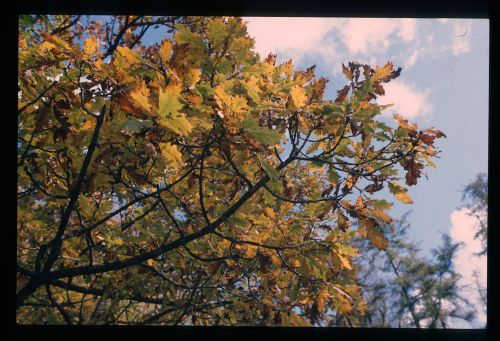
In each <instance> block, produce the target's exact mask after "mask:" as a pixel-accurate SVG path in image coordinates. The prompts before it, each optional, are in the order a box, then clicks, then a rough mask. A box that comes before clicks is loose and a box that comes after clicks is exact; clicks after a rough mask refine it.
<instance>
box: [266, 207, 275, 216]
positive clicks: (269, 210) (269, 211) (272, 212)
mask: <svg viewBox="0 0 500 341" xmlns="http://www.w3.org/2000/svg"><path fill="white" fill-rule="evenodd" d="M264 214H265V215H267V216H268V217H269V218H271V219H275V218H276V213H274V211H273V209H272V208H270V207H264Z"/></svg>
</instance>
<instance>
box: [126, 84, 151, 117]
mask: <svg viewBox="0 0 500 341" xmlns="http://www.w3.org/2000/svg"><path fill="white" fill-rule="evenodd" d="M149 96H150V92H149V89H148V88H147V86H146V83H145V82H144V81H142V82H140V83H139V86H138V87H137V88H136V89H134V90H133V91H132V92H130V98H131V99H132V101H133V103H134V105H135V106H136V107H137V108H140V109H143V110H145V111H146V113H148V114H151V110H152V105H151V104H150V103H149Z"/></svg>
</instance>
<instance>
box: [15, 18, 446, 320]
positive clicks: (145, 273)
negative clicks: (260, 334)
mask: <svg viewBox="0 0 500 341" xmlns="http://www.w3.org/2000/svg"><path fill="white" fill-rule="evenodd" d="M82 20H83V19H82V18H79V17H73V16H50V17H47V16H43V17H40V16H39V17H34V16H22V17H20V34H19V65H18V75H19V89H20V91H19V101H18V102H19V106H18V108H19V110H18V122H19V125H18V210H17V215H18V222H17V262H18V264H17V308H18V310H17V320H18V322H20V323H40V322H41V321H44V320H45V321H48V322H49V323H70V324H71V323H119V324H135V323H146V324H149V323H163V324H194V325H218V324H221V325H234V324H252V325H258V324H264V325H292V326H307V325H320V324H321V325H328V323H329V322H330V321H333V319H334V318H335V317H338V316H343V317H345V321H347V322H346V323H347V324H348V325H357V323H358V316H360V315H361V314H362V313H363V311H364V310H365V302H364V301H363V299H362V296H361V295H360V287H359V286H358V285H357V272H356V266H355V265H354V264H353V262H352V259H353V258H354V257H356V256H357V255H358V254H359V252H363V250H358V249H356V248H354V247H352V246H350V245H349V244H350V242H349V241H350V240H351V239H352V238H353V237H354V236H355V235H356V233H357V234H359V235H360V236H362V237H363V238H367V239H369V240H370V241H371V243H372V244H373V245H374V246H375V247H377V248H378V249H382V250H383V249H385V248H386V247H387V239H386V238H385V236H384V231H383V228H382V227H383V226H384V224H383V223H390V222H391V221H392V219H391V217H390V216H389V215H388V214H387V211H388V210H389V209H390V208H391V205H392V203H390V202H388V201H386V200H381V199H377V198H376V196H377V194H375V193H377V192H379V191H383V190H384V189H386V188H388V189H389V191H390V192H391V193H392V194H393V195H394V198H395V199H396V200H399V201H401V202H403V203H406V204H410V203H412V200H411V198H410V197H409V195H408V193H407V188H406V186H412V185H416V184H417V181H418V179H419V178H420V176H421V174H425V173H424V168H425V167H427V166H428V165H431V166H434V164H433V163H432V161H431V159H432V158H434V157H436V154H437V150H436V149H435V147H434V142H435V140H436V139H437V138H440V137H443V136H444V134H443V133H442V132H440V131H439V130H435V129H423V130H419V128H418V127H417V125H416V124H411V123H409V122H408V121H407V120H405V119H403V117H402V116H399V115H395V116H394V118H395V120H396V121H395V122H396V124H395V126H394V127H391V126H389V125H387V124H386V123H384V122H383V121H382V120H380V119H379V117H380V115H381V111H382V110H384V109H386V107H387V106H381V105H379V104H377V103H376V98H377V96H379V95H383V94H384V88H383V85H384V84H385V83H387V82H389V81H391V80H392V79H394V78H396V77H398V76H399V74H400V71H401V69H394V67H393V65H392V64H391V63H387V64H386V65H384V66H381V67H375V68H374V69H373V68H371V67H370V66H368V65H365V64H359V63H354V62H352V63H348V65H347V66H343V73H344V75H345V76H346V78H347V84H346V85H345V86H344V87H343V88H342V89H341V90H340V91H338V96H337V98H336V99H335V100H334V101H332V100H325V99H324V98H323V94H324V91H325V87H326V84H327V79H325V78H319V79H318V78H316V77H315V73H314V66H313V67H310V68H308V69H307V70H305V71H298V70H294V65H293V62H292V60H289V61H287V62H284V63H281V64H279V63H277V57H276V56H275V55H272V54H270V55H269V56H267V57H266V58H265V59H261V58H260V56H258V55H257V54H256V53H255V52H254V51H253V49H252V48H253V43H254V42H253V40H252V39H251V38H250V37H249V36H248V34H247V31H246V27H245V24H244V22H243V21H242V19H240V18H219V17H210V18H207V17H187V18H185V17H144V16H116V17H106V20H105V21H103V22H98V21H91V20H90V19H87V21H86V22H84V23H85V25H82V23H81V22H80V21H82ZM82 22H83V21H82ZM157 26H162V27H167V29H168V30H169V32H170V34H169V36H167V37H165V39H163V41H162V42H161V43H159V44H153V45H145V44H143V43H142V41H141V38H142V37H143V36H144V34H145V33H146V32H147V31H148V30H149V29H151V28H153V27H157ZM401 172H403V174H404V175H403V177H404V179H402V176H401V175H400V174H401Z"/></svg>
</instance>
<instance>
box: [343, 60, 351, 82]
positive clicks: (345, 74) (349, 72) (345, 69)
mask: <svg viewBox="0 0 500 341" xmlns="http://www.w3.org/2000/svg"><path fill="white" fill-rule="evenodd" d="M342 73H343V74H344V76H346V78H347V79H348V80H350V81H351V82H352V80H353V78H352V73H351V71H349V69H348V68H346V67H345V66H344V63H342Z"/></svg>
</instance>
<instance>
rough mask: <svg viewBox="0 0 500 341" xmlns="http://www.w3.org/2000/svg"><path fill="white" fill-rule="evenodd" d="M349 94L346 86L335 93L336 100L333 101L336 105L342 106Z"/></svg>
mask: <svg viewBox="0 0 500 341" xmlns="http://www.w3.org/2000/svg"><path fill="white" fill-rule="evenodd" d="M348 92H349V85H346V86H344V87H343V88H342V90H339V91H337V94H338V96H337V98H336V99H335V103H336V104H342V103H343V102H344V100H345V98H346V96H347V93H348Z"/></svg>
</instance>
